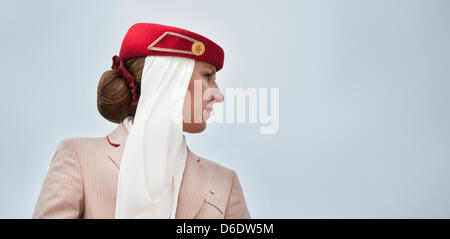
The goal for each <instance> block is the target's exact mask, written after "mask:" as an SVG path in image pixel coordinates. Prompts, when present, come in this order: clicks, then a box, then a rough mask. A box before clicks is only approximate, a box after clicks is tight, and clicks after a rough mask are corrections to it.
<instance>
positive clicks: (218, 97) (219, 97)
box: [211, 88, 225, 103]
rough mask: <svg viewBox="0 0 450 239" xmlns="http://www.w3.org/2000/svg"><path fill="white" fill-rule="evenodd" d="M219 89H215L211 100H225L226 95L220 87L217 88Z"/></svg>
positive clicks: (219, 101)
mask: <svg viewBox="0 0 450 239" xmlns="http://www.w3.org/2000/svg"><path fill="white" fill-rule="evenodd" d="M216 89H217V90H215V91H214V94H212V95H211V101H216V102H218V103H221V102H223V100H224V98H225V97H224V96H223V94H222V92H220V90H219V88H216Z"/></svg>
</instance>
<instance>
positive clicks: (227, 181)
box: [32, 123, 250, 218]
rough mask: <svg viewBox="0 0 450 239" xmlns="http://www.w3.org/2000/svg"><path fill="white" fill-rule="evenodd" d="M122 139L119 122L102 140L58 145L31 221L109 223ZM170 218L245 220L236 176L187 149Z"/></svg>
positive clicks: (67, 141) (76, 140) (71, 140)
mask: <svg viewBox="0 0 450 239" xmlns="http://www.w3.org/2000/svg"><path fill="white" fill-rule="evenodd" d="M127 136H128V131H127V129H126V127H125V126H124V125H123V123H121V124H120V125H119V126H118V127H117V128H116V129H115V130H114V131H113V132H111V133H110V134H109V135H108V136H107V137H96V138H86V137H85V138H69V139H65V140H63V141H62V142H61V143H59V145H58V147H57V149H56V152H55V154H54V156H53V158H52V160H51V162H50V167H49V170H48V173H47V175H46V177H45V179H44V182H43V185H42V189H41V192H40V194H39V198H38V201H37V203H36V207H35V209H34V212H33V216H32V218H114V215H115V206H116V193H117V182H118V176H119V167H120V160H121V158H122V153H123V148H124V145H125V143H126V142H125V141H126V138H127ZM175 218H250V213H249V211H248V209H247V204H246V202H245V198H244V194H243V192H242V188H241V185H240V183H239V180H238V177H237V175H236V172H235V171H233V170H231V169H228V168H226V167H223V166H221V165H219V164H217V163H214V162H212V161H209V160H206V159H203V158H201V157H198V156H197V155H195V154H194V153H192V152H191V151H190V150H189V148H188V157H187V160H186V167H185V171H184V174H183V180H182V182H181V187H180V193H179V196H178V206H177V211H176V216H175Z"/></svg>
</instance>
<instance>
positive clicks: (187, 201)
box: [107, 123, 209, 218]
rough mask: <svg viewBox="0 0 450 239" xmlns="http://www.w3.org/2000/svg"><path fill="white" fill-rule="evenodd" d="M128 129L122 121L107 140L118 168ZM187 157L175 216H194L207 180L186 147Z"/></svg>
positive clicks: (110, 155) (204, 196)
mask: <svg viewBox="0 0 450 239" xmlns="http://www.w3.org/2000/svg"><path fill="white" fill-rule="evenodd" d="M127 136H128V130H127V128H126V127H125V125H124V124H123V123H120V125H119V126H118V127H117V128H116V129H115V130H114V131H112V132H111V133H110V134H109V135H108V136H107V140H108V143H109V144H110V146H111V147H110V149H109V151H108V157H109V158H110V159H111V160H112V161H113V163H114V164H115V165H116V166H117V168H118V169H120V162H121V159H122V154H123V149H124V147H125V144H126V139H127ZM187 153H188V155H187V159H186V165H185V169H184V173H183V179H182V181H181V186H180V192H179V194H178V205H177V211H176V216H175V218H195V216H196V215H197V213H198V211H199V210H200V208H201V206H202V204H203V202H204V200H205V198H206V194H205V192H206V190H205V189H206V187H207V182H208V181H209V178H208V177H209V175H208V172H207V170H206V169H205V168H204V167H203V166H202V165H201V164H200V163H198V161H197V160H198V159H199V158H198V157H197V156H196V155H195V154H194V153H192V152H191V151H190V150H189V147H187Z"/></svg>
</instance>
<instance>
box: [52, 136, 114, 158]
mask: <svg viewBox="0 0 450 239" xmlns="http://www.w3.org/2000/svg"><path fill="white" fill-rule="evenodd" d="M108 145H109V143H108V141H107V139H106V137H71V138H65V139H63V140H61V141H60V142H59V143H58V146H57V147H56V151H57V152H58V151H61V150H69V151H72V152H74V153H76V154H79V153H82V152H88V151H92V150H99V149H101V148H105V149H106V148H107V147H108Z"/></svg>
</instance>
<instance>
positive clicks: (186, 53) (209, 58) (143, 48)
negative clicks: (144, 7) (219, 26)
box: [119, 23, 224, 71]
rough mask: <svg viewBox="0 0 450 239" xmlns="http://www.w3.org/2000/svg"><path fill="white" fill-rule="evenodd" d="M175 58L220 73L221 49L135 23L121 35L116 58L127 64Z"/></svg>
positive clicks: (179, 33) (170, 29)
mask: <svg viewBox="0 0 450 239" xmlns="http://www.w3.org/2000/svg"><path fill="white" fill-rule="evenodd" d="M149 55H157V56H179V57H187V58H192V59H194V60H200V61H205V62H208V63H210V64H212V65H214V66H215V67H216V70H217V71H219V70H220V69H222V66H223V60H224V52H223V50H222V48H221V47H220V46H219V45H217V44H216V43H214V42H213V41H211V40H209V39H208V38H206V37H204V36H202V35H199V34H197V33H194V32H191V31H188V30H185V29H181V28H177V27H171V26H165V25H160V24H153V23H137V24H134V25H133V26H131V27H130V29H129V30H128V32H127V34H126V35H125V37H124V39H123V42H122V47H121V48H120V54H119V57H120V58H121V59H122V60H124V61H125V60H128V59H130V58H134V57H140V56H149Z"/></svg>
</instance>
